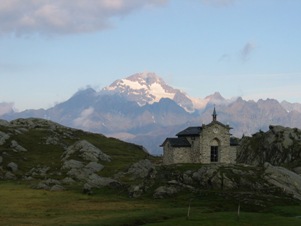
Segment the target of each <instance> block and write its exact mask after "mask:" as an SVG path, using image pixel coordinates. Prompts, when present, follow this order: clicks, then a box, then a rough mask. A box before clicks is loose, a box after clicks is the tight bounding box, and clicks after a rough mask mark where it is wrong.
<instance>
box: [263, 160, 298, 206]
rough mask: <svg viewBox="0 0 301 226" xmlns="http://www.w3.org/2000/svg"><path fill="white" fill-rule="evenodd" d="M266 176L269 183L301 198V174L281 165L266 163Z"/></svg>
mask: <svg viewBox="0 0 301 226" xmlns="http://www.w3.org/2000/svg"><path fill="white" fill-rule="evenodd" d="M264 167H265V174H264V178H265V179H266V181H267V183H269V184H272V185H274V186H276V187H278V188H279V189H281V190H282V191H283V192H284V193H287V194H289V195H292V196H293V197H294V198H296V199H299V200H301V176H300V175H298V174H296V173H294V172H292V171H290V170H288V169H286V168H283V167H280V166H272V165H271V164H269V163H265V164H264Z"/></svg>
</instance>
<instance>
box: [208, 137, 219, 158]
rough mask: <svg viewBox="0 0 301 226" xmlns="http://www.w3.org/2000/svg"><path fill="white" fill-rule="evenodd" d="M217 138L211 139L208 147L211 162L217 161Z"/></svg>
mask: <svg viewBox="0 0 301 226" xmlns="http://www.w3.org/2000/svg"><path fill="white" fill-rule="evenodd" d="M219 143H220V142H219V140H218V139H217V138H215V139H213V140H212V141H211V144H210V147H211V150H210V151H211V152H210V161H211V162H218V161H219V151H220V150H219V146H220V145H219Z"/></svg>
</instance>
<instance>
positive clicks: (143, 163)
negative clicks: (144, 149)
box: [128, 159, 156, 179]
mask: <svg viewBox="0 0 301 226" xmlns="http://www.w3.org/2000/svg"><path fill="white" fill-rule="evenodd" d="M155 173H156V172H155V167H154V165H153V164H152V163H151V161H150V160H148V159H144V160H140V161H139V162H136V163H134V164H133V165H132V166H131V167H130V168H129V170H128V174H130V175H132V176H133V178H134V179H135V178H146V177H152V176H154V174H155Z"/></svg>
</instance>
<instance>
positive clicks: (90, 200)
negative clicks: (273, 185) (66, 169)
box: [0, 182, 301, 226]
mask: <svg viewBox="0 0 301 226" xmlns="http://www.w3.org/2000/svg"><path fill="white" fill-rule="evenodd" d="M0 200H1V201H0V224H1V225H108V226H114V225H116V226H117V225H123V226H130V225H153V226H159V225H162V226H163V225H164V226H165V225H167V226H168V225H173V226H175V225H208V226H214V225H215V226H228V225H229V226H230V225H231V226H233V225H234V226H235V225H240V226H253V225H254V226H258V225H263V226H264V225H267V226H269V225H272V226H275V225H285V226H290V225H291V226H294V225H296V226H297V225H298V226H299V225H301V206H300V205H299V204H298V203H290V202H287V203H285V202H284V204H283V202H282V204H281V205H277V202H275V203H274V204H273V203H271V205H269V206H268V207H265V208H257V209H256V208H255V207H253V206H248V205H245V204H241V211H240V215H239V217H238V215H237V206H238V205H237V202H235V201H231V200H227V199H226V198H224V197H221V196H215V195H214V194H211V195H210V194H207V195H204V196H202V195H200V196H195V197H193V198H192V197H191V195H189V194H181V195H179V196H177V197H172V198H168V199H160V200H158V199H153V198H152V197H143V198H138V199H131V198H128V197H127V196H126V195H125V194H124V193H123V192H119V193H118V192H116V190H115V191H112V190H106V189H104V190H100V191H98V192H97V193H95V194H94V195H92V196H88V195H84V194H82V193H81V192H80V191H79V190H76V189H74V190H69V191H60V192H50V191H44V190H34V189H32V188H30V187H29V186H28V185H25V184H17V183H13V182H0ZM189 204H190V211H189V218H188V219H187V213H188V206H189Z"/></svg>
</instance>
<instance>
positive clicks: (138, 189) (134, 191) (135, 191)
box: [128, 185, 144, 198]
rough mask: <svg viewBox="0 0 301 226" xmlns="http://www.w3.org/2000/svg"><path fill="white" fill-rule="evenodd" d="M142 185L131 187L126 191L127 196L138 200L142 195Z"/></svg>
mask: <svg viewBox="0 0 301 226" xmlns="http://www.w3.org/2000/svg"><path fill="white" fill-rule="evenodd" d="M143 190H144V188H143V185H131V186H130V187H129V189H128V193H129V196H130V197H132V198H138V197H140V196H141V195H142V194H143Z"/></svg>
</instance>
